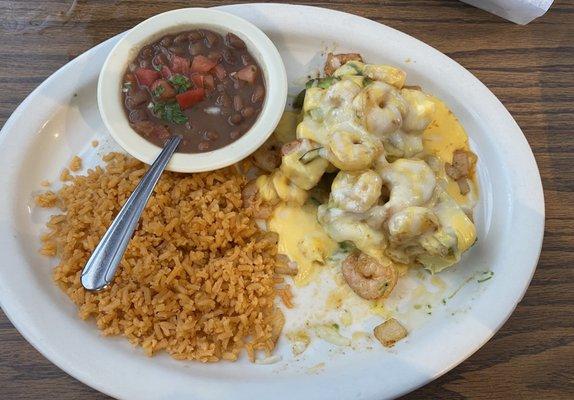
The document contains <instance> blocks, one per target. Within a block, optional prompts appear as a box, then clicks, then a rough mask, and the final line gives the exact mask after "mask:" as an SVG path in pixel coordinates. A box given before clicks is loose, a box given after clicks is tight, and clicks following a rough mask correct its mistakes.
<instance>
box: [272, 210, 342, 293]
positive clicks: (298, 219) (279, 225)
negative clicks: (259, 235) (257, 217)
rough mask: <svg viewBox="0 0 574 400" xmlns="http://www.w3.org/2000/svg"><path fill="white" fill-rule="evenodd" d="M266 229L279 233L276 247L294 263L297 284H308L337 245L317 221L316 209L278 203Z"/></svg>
mask: <svg viewBox="0 0 574 400" xmlns="http://www.w3.org/2000/svg"><path fill="white" fill-rule="evenodd" d="M269 229H270V230H271V231H273V232H276V233H277V234H278V235H279V243H278V250H279V253H281V254H285V255H286V256H287V257H289V258H290V259H291V260H292V261H294V262H296V263H297V266H298V269H299V272H298V273H297V275H296V276H295V277H294V279H293V280H294V281H295V284H296V285H298V286H304V285H307V284H308V283H309V282H310V281H311V279H312V278H313V276H314V275H315V273H316V272H317V267H318V266H319V265H321V264H323V262H324V260H325V259H326V258H327V257H329V256H330V255H331V254H332V253H333V252H334V251H335V250H336V249H337V247H338V245H337V243H336V242H335V241H334V240H333V239H331V238H330V237H329V236H328V235H327V234H326V233H325V231H324V230H323V228H322V227H321V225H320V224H319V222H318V221H317V208H316V207H315V206H313V205H311V204H306V205H304V206H303V207H299V206H294V205H288V204H280V205H279V206H278V207H277V208H276V209H275V212H274V213H273V216H272V217H271V219H270V221H269Z"/></svg>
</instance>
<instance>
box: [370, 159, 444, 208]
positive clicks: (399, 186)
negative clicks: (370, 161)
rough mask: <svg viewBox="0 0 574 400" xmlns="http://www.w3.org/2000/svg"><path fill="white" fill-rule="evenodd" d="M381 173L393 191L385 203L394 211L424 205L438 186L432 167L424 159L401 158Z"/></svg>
mask: <svg viewBox="0 0 574 400" xmlns="http://www.w3.org/2000/svg"><path fill="white" fill-rule="evenodd" d="M379 173H380V175H381V178H383V181H384V182H385V183H386V184H387V186H389V188H390V191H391V193H390V199H389V201H388V203H387V204H385V205H386V206H388V207H391V208H393V210H394V211H398V210H401V209H403V208H406V207H409V206H420V205H423V204H424V203H426V202H427V201H428V200H429V199H430V198H431V196H432V194H433V191H434V188H435V186H436V177H435V175H434V173H433V171H432V169H431V168H430V167H429V166H428V164H427V163H425V162H424V161H422V160H407V159H399V160H397V161H395V162H393V163H391V164H389V167H388V168H385V169H383V170H382V171H380V172H379Z"/></svg>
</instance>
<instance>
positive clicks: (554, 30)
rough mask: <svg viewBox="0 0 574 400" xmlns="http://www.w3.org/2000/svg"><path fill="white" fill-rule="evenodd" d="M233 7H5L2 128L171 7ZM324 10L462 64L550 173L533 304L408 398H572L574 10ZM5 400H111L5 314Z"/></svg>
mask: <svg viewBox="0 0 574 400" xmlns="http://www.w3.org/2000/svg"><path fill="white" fill-rule="evenodd" d="M222 3H232V2H215V1H149V2H144V1H135V0H124V1H121V0H116V1H113V0H100V1H96V0H90V1H88V0H79V1H77V2H76V1H72V0H53V1H47V0H44V1H42V0H38V1H33V0H14V1H6V0H0V21H1V24H0V39H1V42H0V93H1V94H2V95H1V96H0V123H2V124H3V123H4V122H5V121H6V119H7V118H8V117H9V116H10V114H11V113H12V111H13V110H14V109H15V108H16V106H17V105H18V104H19V103H20V102H21V101H22V100H24V98H25V97H26V96H27V95H28V94H29V93H30V92H31V91H32V90H33V89H34V88H35V87H36V86H38V85H39V84H40V83H41V82H42V81H43V80H44V79H45V78H46V77H47V76H48V75H50V74H51V73H52V72H54V71H56V70H57V69H58V68H60V67H61V66H62V65H64V64H66V63H67V62H68V61H69V60H70V59H72V58H74V57H75V56H77V55H78V54H81V53H82V52H84V51H86V50H88V49H89V48H90V47H92V46H94V45H95V44H97V43H100V42H101V41H103V40H105V39H107V38H110V37H112V36H113V35H115V34H117V33H119V32H122V31H124V30H126V29H128V28H130V27H132V26H134V25H135V24H137V23H138V22H140V21H142V20H143V19H145V18H147V17H150V16H152V15H154V14H157V13H160V12H163V11H167V10H170V9H174V8H181V7H185V6H212V5H216V4H222ZM308 4H311V2H309V3H308ZM313 4H314V5H318V6H322V7H328V8H333V9H337V10H341V11H346V12H350V13H354V14H358V15H362V16H364V17H367V18H370V19H372V20H375V21H378V22H381V23H384V24H386V25H389V26H391V27H393V28H396V29H399V30H401V31H403V32H406V33H408V34H410V35H412V36H414V37H416V38H419V39H420V40H422V41H424V42H426V43H428V44H430V45H431V46H434V47H435V48H437V49H438V50H440V51H442V52H444V53H446V54H447V55H449V56H450V57H452V58H453V59H454V60H456V61H458V62H459V63H461V64H462V65H463V66H464V67H466V68H467V69H469V70H470V71H471V72H473V73H474V74H475V75H476V76H477V77H478V78H479V79H480V80H482V82H484V83H485V84H486V85H487V86H488V87H489V88H490V89H491V90H492V91H493V92H494V93H495V94H496V95H497V96H498V98H499V99H500V100H501V101H502V102H503V103H504V105H505V106H506V107H507V108H508V109H509V110H510V113H511V114H512V115H513V116H514V118H516V120H517V121H518V124H519V125H520V126H521V127H522V129H523V131H524V134H525V135H526V137H527V139H528V141H529V143H530V145H531V147H532V150H533V151H534V154H535V155H536V160H537V161H538V166H539V168H540V172H541V174H542V179H543V184H544V193H545V197H546V215H547V220H546V235H545V240H544V247H543V249H542V255H541V257H540V262H539V264H538V269H537V271H536V274H535V275H534V279H533V281H532V283H531V285H530V288H529V289H528V292H527V293H526V295H525V297H524V299H523V300H522V302H521V303H520V304H519V305H518V307H517V309H516V311H515V312H514V314H512V316H511V317H510V319H509V320H508V322H507V323H506V324H505V325H504V326H503V328H502V329H501V330H500V331H499V332H498V333H497V334H496V336H495V337H494V338H493V339H492V340H491V341H490V342H488V343H487V344H486V345H485V346H484V347H483V348H482V349H480V350H479V351H478V352H477V353H476V354H474V355H473V356H472V357H470V358H469V359H468V360H467V361H465V362H463V363H462V364H461V365H460V366H458V367H457V368H455V369H454V370H452V371H451V372H449V373H447V374H446V375H444V376H443V377H441V378H439V379H437V380H436V381H435V382H433V383H431V384H429V385H427V386H425V387H423V388H421V389H419V390H417V391H415V392H413V393H411V394H409V395H408V396H406V397H405V398H406V399H429V398H433V399H460V398H475V399H517V398H520V399H542V398H544V399H567V398H568V399H573V398H574V374H573V371H574V366H573V361H574V265H573V264H574V249H573V247H574V218H573V217H572V216H573V215H574V206H573V205H572V203H573V200H574V196H573V195H572V194H573V193H572V192H573V191H574V168H573V166H574V44H573V40H574V21H573V20H574V4H573V2H571V1H569V0H557V1H555V4H554V6H553V7H552V9H551V10H550V12H549V13H548V14H547V15H545V16H544V17H542V18H540V19H538V20H537V21H535V22H533V23H531V24H529V25H527V26H518V25H514V24H512V23H510V22H507V21H504V20H502V19H500V18H498V17H495V16H493V15H490V14H487V13H486V12H483V11H481V10H478V9H476V8H473V7H470V6H467V5H465V4H463V3H460V2H458V1H455V0H409V1H406V0H403V1H401V0H381V1H374V0H370V1H369V0H356V1H353V2H349V1H347V0H324V1H321V2H317V3H313ZM445 79H448V77H445ZM497 134H504V132H497ZM4 173H6V171H4ZM0 398H2V399H7V400H8V399H60V400H66V399H78V398H82V399H83V400H89V399H90V400H91V399H105V398H108V397H107V396H105V395H103V394H100V393H98V392H96V391H95V390H93V389H91V388H89V387H87V386H85V385H83V384H82V383H80V382H78V381H76V380H75V379H73V378H71V377H70V376H68V375H67V374H66V373H64V372H62V371H61V370H60V369H58V368H57V367H56V366H54V365H52V364H51V363H50V362H49V361H48V360H46V359H45V358H44V357H43V356H42V355H40V353H38V352H37V351H36V350H35V349H33V348H32V346H30V345H29V344H28V343H27V342H26V341H25V340H24V339H23V338H22V337H21V336H20V334H19V333H18V332H17V331H16V329H14V327H13V326H12V325H11V324H10V322H9V321H8V320H7V318H6V317H5V316H4V314H2V313H1V312H0Z"/></svg>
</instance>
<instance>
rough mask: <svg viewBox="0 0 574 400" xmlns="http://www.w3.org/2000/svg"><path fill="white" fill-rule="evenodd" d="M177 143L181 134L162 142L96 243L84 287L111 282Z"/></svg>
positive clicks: (99, 286) (98, 287)
mask: <svg viewBox="0 0 574 400" xmlns="http://www.w3.org/2000/svg"><path fill="white" fill-rule="evenodd" d="M180 142H181V136H173V137H171V138H170V139H169V140H168V141H167V142H166V144H165V147H164V148H163V150H162V151H161V153H159V156H157V158H156V159H155V161H154V162H153V164H152V166H151V167H150V169H149V170H148V171H147V172H146V174H145V175H144V176H143V178H142V179H141V181H140V183H138V186H137V187H136V188H135V190H134V191H133V193H132V194H131V195H130V197H129V198H128V200H127V201H126V203H125V204H124V205H123V207H122V208H121V210H120V212H119V214H118V215H117V216H116V218H115V219H114V221H113V222H112V225H111V226H110V227H109V228H108V230H107V231H106V234H105V235H104V237H103V238H102V240H100V243H98V245H97V246H96V249H95V250H94V252H93V253H92V255H91V256H90V259H89V260H88V262H87V263H86V265H85V266H84V269H83V270H82V279H81V281H82V286H84V288H86V289H87V290H93V291H98V290H102V289H105V288H106V287H107V286H108V285H109V284H110V283H111V282H112V281H113V279H114V274H115V273H116V269H117V267H118V264H119V263H120V261H121V259H122V257H123V255H124V253H125V251H126V248H127V247H128V243H129V241H130V239H131V237H132V235H133V233H134V231H135V229H136V226H137V224H138V221H139V219H140V216H141V214H142V212H143V210H144V208H145V205H146V204H147V202H148V200H149V198H150V196H151V193H152V192H153V189H154V187H155V185H156V184H157V181H158V180H159V177H160V176H161V174H162V172H163V170H164V169H165V166H166V165H167V163H168V162H169V160H170V159H171V156H172V155H173V153H174V152H175V150H176V149H177V146H178V145H179V143H180Z"/></svg>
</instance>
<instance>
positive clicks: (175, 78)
mask: <svg viewBox="0 0 574 400" xmlns="http://www.w3.org/2000/svg"><path fill="white" fill-rule="evenodd" d="M169 83H171V84H172V85H173V87H174V88H175V90H177V93H183V92H185V91H187V90H188V89H189V88H190V87H191V82H190V81H189V79H188V78H187V77H186V76H183V75H172V76H171V78H169Z"/></svg>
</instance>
